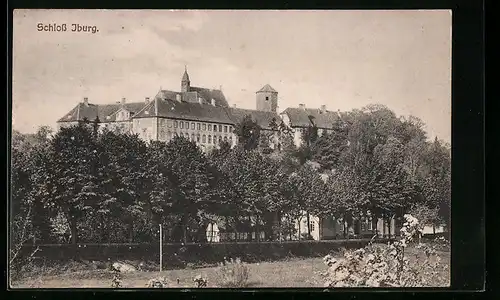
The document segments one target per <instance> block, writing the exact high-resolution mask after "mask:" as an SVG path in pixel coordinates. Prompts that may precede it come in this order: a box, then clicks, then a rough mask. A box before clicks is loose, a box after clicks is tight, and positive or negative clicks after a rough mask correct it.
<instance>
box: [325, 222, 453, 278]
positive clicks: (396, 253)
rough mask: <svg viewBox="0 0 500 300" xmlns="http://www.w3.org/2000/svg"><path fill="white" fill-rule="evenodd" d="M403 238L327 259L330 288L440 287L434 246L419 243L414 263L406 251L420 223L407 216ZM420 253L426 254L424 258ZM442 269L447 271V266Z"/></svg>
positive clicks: (402, 231) (416, 234) (418, 234)
mask: <svg viewBox="0 0 500 300" xmlns="http://www.w3.org/2000/svg"><path fill="white" fill-rule="evenodd" d="M404 217H405V219H406V222H405V223H404V224H403V227H402V228H401V239H400V240H398V241H396V242H394V243H392V244H388V245H374V244H373V243H372V242H371V243H370V244H369V245H368V246H367V247H365V248H361V249H357V250H355V251H352V250H345V251H344V253H343V255H342V257H341V258H335V257H333V256H331V255H327V256H326V257H325V258H324V262H325V264H326V265H327V266H328V271H327V272H325V273H323V276H324V277H325V279H326V282H325V286H327V287H422V286H435V285H441V284H442V283H443V282H444V280H443V278H442V277H441V276H440V273H439V271H438V269H439V268H440V265H439V264H440V258H439V256H437V254H436V249H435V247H434V246H432V245H428V244H424V243H418V245H416V247H415V248H416V249H417V250H419V251H416V252H415V254H414V257H413V258H412V261H411V262H410V260H409V259H408V257H407V256H408V253H407V255H405V249H407V248H408V245H409V244H410V243H413V241H414V239H415V237H419V236H420V234H421V233H420V231H419V226H418V220H417V219H415V218H414V217H412V216H411V215H405V216H404ZM419 253H420V254H421V253H424V257H423V258H422V257H421V255H419ZM443 269H445V270H446V267H444V268H443Z"/></svg>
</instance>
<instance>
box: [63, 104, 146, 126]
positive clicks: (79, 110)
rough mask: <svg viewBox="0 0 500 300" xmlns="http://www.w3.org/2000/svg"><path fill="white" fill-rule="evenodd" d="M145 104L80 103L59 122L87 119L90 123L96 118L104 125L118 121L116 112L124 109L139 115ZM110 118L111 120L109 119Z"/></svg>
mask: <svg viewBox="0 0 500 300" xmlns="http://www.w3.org/2000/svg"><path fill="white" fill-rule="evenodd" d="M145 105H146V103H145V102H132V103H125V104H124V105H122V104H121V103H115V104H91V103H89V104H88V105H86V104H85V103H78V105H77V106H75V108H73V109H72V110H70V112H69V113H67V114H66V116H64V117H62V118H60V119H59V120H58V121H57V122H76V121H83V120H84V119H85V118H87V119H88V120H89V121H94V120H95V119H96V117H98V118H99V121H100V122H102V123H106V122H114V121H115V120H116V114H115V113H116V112H118V111H119V110H120V109H121V108H122V107H123V108H125V109H126V110H128V111H130V112H132V113H137V112H139V111H140V110H141V109H142V108H144V106H145ZM108 116H109V118H107V117H108Z"/></svg>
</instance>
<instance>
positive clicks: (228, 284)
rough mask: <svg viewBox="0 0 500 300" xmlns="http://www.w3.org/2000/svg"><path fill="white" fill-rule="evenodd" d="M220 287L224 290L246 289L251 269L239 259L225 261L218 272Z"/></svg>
mask: <svg viewBox="0 0 500 300" xmlns="http://www.w3.org/2000/svg"><path fill="white" fill-rule="evenodd" d="M217 274H218V278H217V280H218V286H220V287H223V288H244V287H247V286H248V277H249V269H248V266H247V265H246V264H245V263H243V262H242V261H241V260H240V259H239V258H236V259H232V258H231V259H229V260H226V259H224V262H222V263H220V264H219V268H218V270H217Z"/></svg>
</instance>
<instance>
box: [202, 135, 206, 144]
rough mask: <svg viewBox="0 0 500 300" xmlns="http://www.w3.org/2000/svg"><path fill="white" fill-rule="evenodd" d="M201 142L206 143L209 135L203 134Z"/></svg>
mask: <svg viewBox="0 0 500 300" xmlns="http://www.w3.org/2000/svg"><path fill="white" fill-rule="evenodd" d="M201 142H202V143H206V142H207V136H206V135H203V136H202V137H201Z"/></svg>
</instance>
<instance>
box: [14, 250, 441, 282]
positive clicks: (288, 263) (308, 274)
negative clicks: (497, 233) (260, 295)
mask: <svg viewBox="0 0 500 300" xmlns="http://www.w3.org/2000/svg"><path fill="white" fill-rule="evenodd" d="M408 254H410V253H408ZM438 254H439V256H440V257H441V263H442V265H443V266H447V267H448V268H447V269H442V270H440V271H439V272H440V273H441V274H440V277H441V278H443V282H441V283H434V284H435V285H436V286H447V285H448V284H449V277H450V275H449V262H450V253H449V252H440V253H438ZM410 256H411V254H410ZM248 268H249V280H248V283H249V284H248V285H249V287H250V288H252V287H255V288H259V287H271V288H272V287H306V288H307V287H323V283H324V280H323V279H322V277H321V275H320V274H319V273H320V272H323V271H325V270H326V269H327V267H326V266H325V264H324V263H323V260H322V258H320V257H318V258H294V259H288V260H283V261H275V262H261V263H253V264H248ZM197 275H202V276H203V277H204V278H207V279H208V287H218V286H217V285H218V282H220V281H219V280H218V272H217V267H206V268H199V269H189V268H186V269H177V270H166V271H163V272H162V273H161V274H159V272H133V273H128V274H127V273H123V274H121V278H122V287H124V288H145V287H146V285H147V283H148V281H149V280H150V279H152V278H155V277H158V276H162V277H163V276H165V277H166V278H167V279H168V280H169V282H170V283H171V285H170V286H171V287H173V288H176V287H178V288H194V287H195V285H194V282H193V278H194V277H195V276H197ZM112 278H113V274H112V273H111V272H110V271H106V270H85V271H77V272H70V271H65V272H63V273H62V274H59V275H39V276H34V277H31V278H24V279H22V280H19V281H17V282H14V283H13V284H12V285H11V287H12V288H110V287H111V282H112ZM177 279H179V284H177Z"/></svg>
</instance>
